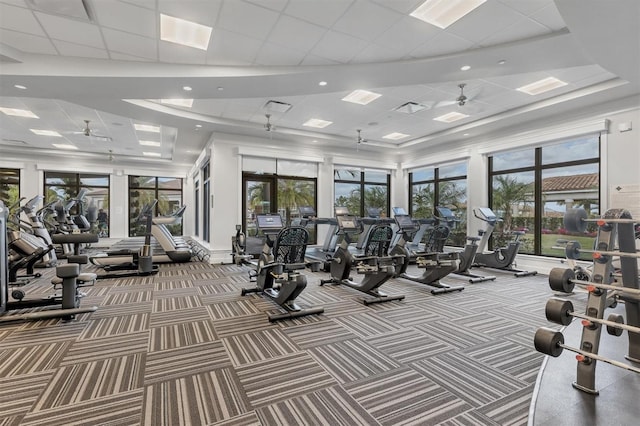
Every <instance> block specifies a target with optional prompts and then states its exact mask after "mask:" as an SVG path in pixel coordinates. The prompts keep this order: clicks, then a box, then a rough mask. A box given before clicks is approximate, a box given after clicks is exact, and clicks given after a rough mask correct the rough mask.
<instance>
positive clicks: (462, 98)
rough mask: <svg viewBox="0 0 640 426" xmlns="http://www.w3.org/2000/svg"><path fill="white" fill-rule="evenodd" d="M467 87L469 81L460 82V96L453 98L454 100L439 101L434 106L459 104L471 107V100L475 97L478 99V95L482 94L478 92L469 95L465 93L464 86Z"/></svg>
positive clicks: (463, 106) (462, 106)
mask: <svg viewBox="0 0 640 426" xmlns="http://www.w3.org/2000/svg"><path fill="white" fill-rule="evenodd" d="M465 87H467V83H460V84H458V88H459V89H460V94H459V95H458V97H457V98H456V99H455V100H453V101H442V102H437V103H436V104H435V105H434V106H433V108H440V107H445V106H451V105H458V106H459V107H461V108H468V107H469V105H468V104H469V102H471V101H473V100H474V99H476V98H477V97H478V95H479V94H480V92H479V91H478V92H476V93H474V94H473V95H469V96H467V95H466V94H465V93H464V88H465Z"/></svg>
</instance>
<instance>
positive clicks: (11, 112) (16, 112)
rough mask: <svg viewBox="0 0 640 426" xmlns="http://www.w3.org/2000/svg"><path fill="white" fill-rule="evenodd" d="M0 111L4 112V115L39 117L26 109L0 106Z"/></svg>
mask: <svg viewBox="0 0 640 426" xmlns="http://www.w3.org/2000/svg"><path fill="white" fill-rule="evenodd" d="M0 111H2V112H4V113H5V114H6V115H13V116H15V117H28V118H40V117H38V116H37V115H35V114H34V113H33V112H31V111H29V110H28V109H17V108H4V107H0Z"/></svg>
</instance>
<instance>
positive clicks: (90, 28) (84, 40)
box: [35, 12, 105, 48]
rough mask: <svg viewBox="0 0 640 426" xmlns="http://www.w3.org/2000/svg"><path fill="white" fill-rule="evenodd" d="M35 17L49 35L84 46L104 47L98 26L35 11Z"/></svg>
mask: <svg viewBox="0 0 640 426" xmlns="http://www.w3.org/2000/svg"><path fill="white" fill-rule="evenodd" d="M35 15H36V17H37V18H38V20H39V21H40V23H41V24H42V26H43V27H44V30H45V31H46V32H47V34H48V35H49V37H51V38H55V39H58V40H63V41H69V42H72V43H78V44H83V45H85V46H91V47H97V48H104V47H105V46H104V43H103V42H102V37H101V36H100V31H99V30H98V27H97V26H95V25H92V24H87V23H85V22H79V21H76V20H73V19H66V18H59V17H57V16H53V15H47V14H44V13H40V12H35Z"/></svg>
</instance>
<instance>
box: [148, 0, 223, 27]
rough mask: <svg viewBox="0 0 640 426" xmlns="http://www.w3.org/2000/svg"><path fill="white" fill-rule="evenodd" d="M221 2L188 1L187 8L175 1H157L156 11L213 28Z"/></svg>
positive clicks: (218, 0)
mask: <svg viewBox="0 0 640 426" xmlns="http://www.w3.org/2000/svg"><path fill="white" fill-rule="evenodd" d="M221 6H222V0H189V7H185V5H184V2H181V1H176V0H158V10H159V11H160V13H163V14H165V15H169V16H173V17H176V18H180V19H186V20H187V21H192V22H196V23H198V24H201V25H206V26H209V27H212V26H214V24H215V22H216V21H217V19H218V15H219V14H220V8H221Z"/></svg>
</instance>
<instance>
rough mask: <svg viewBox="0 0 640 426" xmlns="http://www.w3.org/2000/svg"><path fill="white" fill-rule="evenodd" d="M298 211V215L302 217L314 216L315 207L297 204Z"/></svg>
mask: <svg viewBox="0 0 640 426" xmlns="http://www.w3.org/2000/svg"><path fill="white" fill-rule="evenodd" d="M298 211H299V212H300V216H301V217H304V218H309V217H315V216H316V209H314V208H313V207H311V206H299V207H298Z"/></svg>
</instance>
